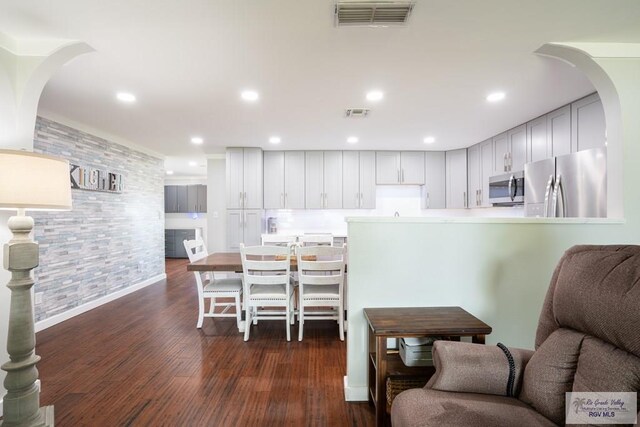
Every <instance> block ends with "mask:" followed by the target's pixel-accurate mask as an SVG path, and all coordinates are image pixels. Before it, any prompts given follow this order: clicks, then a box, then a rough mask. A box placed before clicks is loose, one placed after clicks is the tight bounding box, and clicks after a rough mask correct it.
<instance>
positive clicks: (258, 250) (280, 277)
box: [240, 244, 294, 341]
mask: <svg viewBox="0 0 640 427" xmlns="http://www.w3.org/2000/svg"><path fill="white" fill-rule="evenodd" d="M240 256H241V258H242V270H243V278H244V307H245V312H246V322H245V325H246V326H245V330H244V340H245V341H248V340H249V333H250V330H251V325H252V323H253V324H256V323H257V322H258V321H259V320H285V321H286V322H285V325H286V330H287V341H291V329H290V322H291V321H292V320H293V315H294V314H293V286H292V285H291V279H290V272H291V260H290V249H289V248H288V247H283V246H244V245H243V244H241V245H240ZM264 257H268V259H265V258H264ZM276 308H284V311H282V310H274V309H276Z"/></svg>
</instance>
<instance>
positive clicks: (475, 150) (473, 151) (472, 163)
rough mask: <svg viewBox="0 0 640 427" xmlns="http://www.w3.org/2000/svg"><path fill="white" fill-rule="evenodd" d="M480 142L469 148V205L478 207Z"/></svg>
mask: <svg viewBox="0 0 640 427" xmlns="http://www.w3.org/2000/svg"><path fill="white" fill-rule="evenodd" d="M480 175H481V173H480V144H476V145H474V146H471V147H469V148H468V149H467V189H468V190H469V191H468V194H467V206H469V207H471V208H477V207H479V206H480V187H481V176H480Z"/></svg>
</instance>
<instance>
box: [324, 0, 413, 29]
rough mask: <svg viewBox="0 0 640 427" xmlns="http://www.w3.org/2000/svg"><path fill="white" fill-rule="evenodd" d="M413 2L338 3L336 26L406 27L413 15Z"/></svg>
mask: <svg viewBox="0 0 640 427" xmlns="http://www.w3.org/2000/svg"><path fill="white" fill-rule="evenodd" d="M413 6H414V2H413V1H338V2H337V3H336V7H335V24H336V26H338V27H340V26H388V25H404V24H406V23H407V20H408V19H409V15H411V10H412V9H413Z"/></svg>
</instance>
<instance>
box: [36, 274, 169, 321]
mask: <svg viewBox="0 0 640 427" xmlns="http://www.w3.org/2000/svg"><path fill="white" fill-rule="evenodd" d="M166 278H167V275H166V274H158V275H157V276H154V277H152V278H150V279H147V280H145V281H143V282H140V283H136V284H135V285H132V286H129V287H128V288H124V289H121V290H119V291H117V292H114V293H112V294H109V295H105V296H103V297H101V298H98V299H95V300H93V301H90V302H88V303H86V304H82V305H79V306H78V307H74V308H72V309H71V310H67V311H65V312H64V313H60V314H56V315H55V316H51V317H49V318H47V319H44V320H41V321H39V322H36V324H35V330H36V332H40V331H42V330H45V329H47V328H50V327H52V326H53V325H57V324H58V323H60V322H64V321H65V320H69V319H71V318H72V317H75V316H78V315H80V314H82V313H86V312H87V311H89V310H93V309H94V308H96V307H100V306H101V305H104V304H106V303H108V302H111V301H113V300H116V299H118V298H121V297H123V296H125V295H128V294H130V293H132V292H135V291H138V290H140V289H142V288H145V287H147V286H149V285H153V284H155V283H158V282H160V281H161V280H164V279H166Z"/></svg>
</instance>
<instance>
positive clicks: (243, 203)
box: [242, 193, 247, 207]
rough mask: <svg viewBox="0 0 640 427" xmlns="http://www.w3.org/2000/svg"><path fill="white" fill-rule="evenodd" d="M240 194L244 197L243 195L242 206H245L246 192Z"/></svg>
mask: <svg viewBox="0 0 640 427" xmlns="http://www.w3.org/2000/svg"><path fill="white" fill-rule="evenodd" d="M242 194H244V197H243V200H244V201H243V202H242V206H243V207H245V206H247V193H242Z"/></svg>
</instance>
